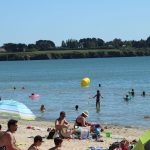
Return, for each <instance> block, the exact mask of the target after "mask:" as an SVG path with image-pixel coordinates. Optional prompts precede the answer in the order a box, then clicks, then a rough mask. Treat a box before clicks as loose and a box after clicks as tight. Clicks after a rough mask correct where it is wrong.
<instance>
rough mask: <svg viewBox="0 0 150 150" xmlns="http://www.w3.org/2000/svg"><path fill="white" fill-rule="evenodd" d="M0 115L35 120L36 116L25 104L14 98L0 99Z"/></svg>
mask: <svg viewBox="0 0 150 150" xmlns="http://www.w3.org/2000/svg"><path fill="white" fill-rule="evenodd" d="M0 116H5V117H11V118H17V119H24V120H35V118H36V117H35V115H34V114H33V113H32V111H31V110H30V109H29V108H28V107H27V106H26V105H25V104H23V103H20V102H18V101H14V100H2V101H0Z"/></svg>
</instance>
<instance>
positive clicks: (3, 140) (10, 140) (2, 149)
mask: <svg viewBox="0 0 150 150" xmlns="http://www.w3.org/2000/svg"><path fill="white" fill-rule="evenodd" d="M17 123H18V121H17V120H13V119H11V120H9V121H8V123H7V125H8V130H7V131H6V132H2V133H1V135H0V150H21V149H20V148H18V147H17V146H16V140H15V137H14V135H13V133H15V132H16V131H17V128H18V125H17Z"/></svg>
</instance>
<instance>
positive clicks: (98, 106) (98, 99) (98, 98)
mask: <svg viewBox="0 0 150 150" xmlns="http://www.w3.org/2000/svg"><path fill="white" fill-rule="evenodd" d="M93 98H96V108H97V109H99V108H100V98H103V97H102V95H101V93H100V91H99V90H97V93H96V95H95V96H94V97H93Z"/></svg>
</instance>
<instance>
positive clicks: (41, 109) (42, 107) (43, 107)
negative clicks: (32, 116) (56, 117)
mask: <svg viewBox="0 0 150 150" xmlns="http://www.w3.org/2000/svg"><path fill="white" fill-rule="evenodd" d="M40 111H41V112H45V111H46V109H45V106H44V105H43V104H42V105H41V108H40Z"/></svg>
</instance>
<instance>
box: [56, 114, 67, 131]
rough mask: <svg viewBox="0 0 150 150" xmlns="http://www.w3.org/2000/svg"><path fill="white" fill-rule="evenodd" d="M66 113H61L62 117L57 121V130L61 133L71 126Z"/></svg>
mask: <svg viewBox="0 0 150 150" xmlns="http://www.w3.org/2000/svg"><path fill="white" fill-rule="evenodd" d="M65 117H66V113H65V112H64V111H62V112H60V116H59V118H58V119H56V121H55V129H56V131H58V132H59V133H60V131H61V130H62V129H63V128H68V127H69V126H70V125H69V123H68V122H67V121H66V119H65Z"/></svg>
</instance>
